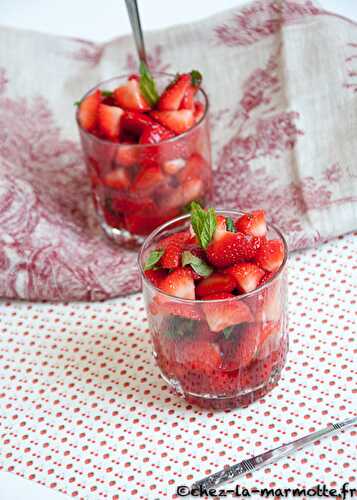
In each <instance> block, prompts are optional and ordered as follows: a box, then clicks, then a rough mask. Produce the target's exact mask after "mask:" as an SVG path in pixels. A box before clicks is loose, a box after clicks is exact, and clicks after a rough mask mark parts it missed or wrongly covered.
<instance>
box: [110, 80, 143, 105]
mask: <svg viewBox="0 0 357 500" xmlns="http://www.w3.org/2000/svg"><path fill="white" fill-rule="evenodd" d="M113 94H114V99H115V101H116V103H117V104H118V106H120V107H121V108H123V109H125V110H127V111H149V110H150V109H151V108H150V104H149V103H148V102H146V100H145V98H144V96H143V95H142V93H141V90H140V84H139V81H138V80H137V79H136V78H132V79H130V80H129V81H128V82H127V83H126V84H125V85H122V86H121V87H118V88H117V89H115V90H114V93H113Z"/></svg>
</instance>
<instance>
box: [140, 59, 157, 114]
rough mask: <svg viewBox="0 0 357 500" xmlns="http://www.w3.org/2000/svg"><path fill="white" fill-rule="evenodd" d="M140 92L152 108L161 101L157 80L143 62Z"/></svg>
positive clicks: (141, 65) (141, 64)
mask: <svg viewBox="0 0 357 500" xmlns="http://www.w3.org/2000/svg"><path fill="white" fill-rule="evenodd" d="M140 90H141V92H142V94H143V96H144V97H145V99H146V100H147V102H148V103H149V104H150V106H155V104H156V103H157V101H158V100H159V94H158V93H157V89H156V84H155V80H154V79H153V77H152V74H151V73H150V70H149V68H148V67H147V65H146V64H145V63H144V62H143V61H141V63H140Z"/></svg>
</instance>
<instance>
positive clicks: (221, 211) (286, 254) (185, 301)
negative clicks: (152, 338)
mask: <svg viewBox="0 0 357 500" xmlns="http://www.w3.org/2000/svg"><path fill="white" fill-rule="evenodd" d="M216 213H217V215H224V214H227V213H229V214H233V215H239V216H242V215H244V214H249V213H251V212H248V211H243V210H234V209H227V210H224V209H216ZM189 217H190V214H184V215H180V216H179V217H175V218H174V219H171V220H169V221H167V222H165V223H164V224H161V226H159V227H157V228H156V229H154V231H152V232H151V233H150V234H149V235H148V236H147V237H146V238H145V241H144V242H143V244H142V245H141V248H140V251H139V254H138V257H137V264H138V267H139V270H140V275H141V279H142V280H143V281H144V282H145V283H147V284H148V286H149V287H150V288H152V289H153V290H155V291H156V292H159V293H160V294H162V295H164V296H166V297H168V298H169V299H170V300H171V301H175V302H176V301H177V302H181V303H183V304H186V305H188V304H190V305H193V304H204V303H206V304H207V303H208V304H210V303H212V304H215V303H223V302H231V301H233V300H244V299H246V298H247V297H252V296H254V295H255V294H257V293H260V292H261V291H262V290H264V289H265V288H268V287H269V286H270V285H272V284H273V283H274V282H275V281H276V280H277V279H278V277H279V276H280V275H281V274H282V272H283V271H284V270H285V268H286V264H287V261H288V259H289V249H288V244H287V242H286V239H285V237H284V235H283V233H282V232H281V231H280V229H278V228H277V227H276V226H275V225H274V224H271V223H267V228H272V229H273V230H274V231H275V232H276V233H277V234H278V236H279V237H280V239H281V241H282V242H283V245H284V260H283V262H282V264H281V266H280V268H279V270H278V271H277V272H276V273H275V274H274V276H273V277H272V278H270V279H269V280H267V281H266V282H265V283H264V284H263V285H260V286H258V287H257V288H255V290H252V291H251V292H247V293H242V294H241V295H236V296H234V297H229V298H226V299H215V300H202V299H183V298H181V297H175V296H174V295H170V294H168V293H166V292H164V291H163V290H161V289H160V288H158V287H157V286H155V285H154V284H153V283H152V282H151V281H150V280H149V279H148V278H147V277H146V276H145V270H144V268H143V266H142V257H143V253H144V248H145V247H146V246H149V244H150V242H151V241H152V240H153V239H154V238H155V236H157V235H158V234H159V233H160V232H161V231H163V230H164V229H166V228H167V227H168V226H170V225H171V224H176V223H177V222H180V221H184V220H185V219H188V218H189ZM145 250H146V248H145Z"/></svg>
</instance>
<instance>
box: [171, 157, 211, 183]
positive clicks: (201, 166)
mask: <svg viewBox="0 0 357 500" xmlns="http://www.w3.org/2000/svg"><path fill="white" fill-rule="evenodd" d="M206 167H207V163H206V161H205V159H204V158H202V156H201V155H199V154H198V153H193V154H192V155H191V156H190V157H189V158H188V160H187V162H186V167H185V168H184V169H182V170H181V171H180V172H179V176H178V177H179V180H180V181H181V182H185V181H188V180H191V179H202V177H203V173H204V172H205V169H206Z"/></svg>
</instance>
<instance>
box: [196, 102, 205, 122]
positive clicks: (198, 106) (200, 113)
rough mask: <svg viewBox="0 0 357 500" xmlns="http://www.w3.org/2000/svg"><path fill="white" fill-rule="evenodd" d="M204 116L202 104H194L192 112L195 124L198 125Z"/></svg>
mask: <svg viewBox="0 0 357 500" xmlns="http://www.w3.org/2000/svg"><path fill="white" fill-rule="evenodd" d="M204 114H205V106H204V104H203V103H202V102H195V108H194V111H193V117H194V119H195V123H198V122H199V121H200V120H201V118H202V117H203V115H204Z"/></svg>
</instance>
